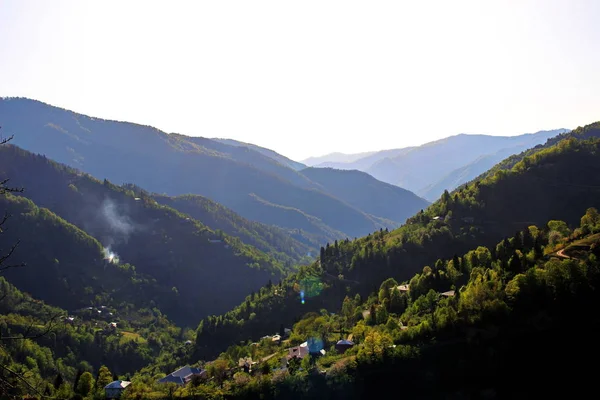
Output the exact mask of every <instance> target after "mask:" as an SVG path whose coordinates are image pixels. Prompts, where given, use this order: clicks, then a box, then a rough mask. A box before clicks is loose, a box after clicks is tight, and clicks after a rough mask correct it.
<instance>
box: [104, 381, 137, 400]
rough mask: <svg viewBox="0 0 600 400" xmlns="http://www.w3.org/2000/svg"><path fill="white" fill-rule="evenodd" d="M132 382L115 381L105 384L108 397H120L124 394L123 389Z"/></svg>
mask: <svg viewBox="0 0 600 400" xmlns="http://www.w3.org/2000/svg"><path fill="white" fill-rule="evenodd" d="M130 384H131V382H129V381H114V382H111V383H109V384H108V385H106V386H104V393H105V394H106V398H107V399H118V398H119V397H121V394H123V391H124V390H125V388H126V387H127V386H129V385H130Z"/></svg>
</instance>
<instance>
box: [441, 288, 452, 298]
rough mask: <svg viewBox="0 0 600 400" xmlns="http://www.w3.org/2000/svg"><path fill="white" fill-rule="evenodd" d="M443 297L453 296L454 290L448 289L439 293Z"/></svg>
mask: <svg viewBox="0 0 600 400" xmlns="http://www.w3.org/2000/svg"><path fill="white" fill-rule="evenodd" d="M440 294H441V295H442V296H444V297H454V290H448V291H447V292H443V293H440Z"/></svg>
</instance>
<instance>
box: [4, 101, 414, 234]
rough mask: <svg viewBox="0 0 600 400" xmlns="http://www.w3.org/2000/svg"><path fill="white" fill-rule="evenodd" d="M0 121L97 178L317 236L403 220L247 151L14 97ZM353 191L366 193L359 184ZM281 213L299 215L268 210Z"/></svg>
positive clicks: (22, 139)
mask: <svg viewBox="0 0 600 400" xmlns="http://www.w3.org/2000/svg"><path fill="white" fill-rule="evenodd" d="M0 121H1V122H2V125H3V128H4V129H3V131H4V132H5V133H6V134H7V135H14V142H13V143H14V144H16V145H18V146H21V147H23V148H24V149H26V150H29V151H32V152H34V153H40V154H44V155H46V156H47V157H49V158H51V159H53V160H56V161H58V162H61V163H64V164H66V165H69V166H71V167H75V168H78V169H81V170H83V171H85V172H87V173H90V174H92V175H93V176H95V177H97V178H99V179H105V178H106V179H109V180H110V181H111V182H115V183H117V184H123V183H134V184H136V185H139V186H140V187H143V188H144V189H146V190H148V191H150V192H155V193H164V194H167V195H186V194H198V195H202V196H206V197H208V198H210V199H212V200H214V201H217V202H219V203H221V204H223V205H225V206H227V207H229V208H231V209H232V210H233V211H235V212H237V213H239V214H240V215H241V216H243V217H245V218H248V219H251V220H256V221H259V222H263V223H269V224H274V225H277V226H279V227H282V228H287V229H298V228H300V226H299V223H300V224H303V225H306V226H308V227H310V228H311V229H312V232H311V234H312V235H315V236H316V237H319V238H326V239H327V240H334V239H336V238H343V237H345V236H348V237H355V236H362V235H364V234H366V233H368V232H370V231H373V230H375V229H379V228H380V227H384V225H385V226H387V227H390V228H392V227H395V226H397V225H399V224H400V223H402V222H403V221H393V222H386V221H384V220H383V216H381V215H379V214H378V213H374V212H372V211H373V209H372V208H371V211H370V212H369V213H367V212H366V211H364V210H360V209H357V208H356V207H353V206H351V205H350V204H348V203H347V202H345V201H344V200H343V199H339V198H336V197H334V196H331V195H330V194H328V193H326V192H325V191H324V190H323V189H322V188H320V187H319V185H318V184H316V183H314V182H311V181H310V180H309V179H307V178H306V177H305V176H304V175H302V174H300V173H298V172H297V171H295V170H294V169H293V168H290V167H288V166H287V165H284V164H281V163H280V162H278V161H276V160H274V159H273V158H271V157H268V156H265V155H264V154H262V153H261V152H259V151H257V150H254V149H252V148H250V147H240V146H235V145H228V144H225V143H222V142H218V141H214V140H210V139H206V138H197V137H188V136H184V135H179V134H167V133H165V132H162V131H160V130H158V129H155V128H152V127H148V126H142V125H136V124H132V123H126V122H116V121H108V120H103V119H98V118H92V117H88V116H85V115H81V114H77V113H74V112H71V111H67V110H63V109H60V108H57V107H52V106H50V105H47V104H44V103H41V102H37V101H33V100H28V99H20V98H10V99H9V98H3V99H1V100H0ZM352 188H354V190H356V191H357V192H360V191H364V190H366V189H365V188H362V187H361V186H360V185H358V184H355V185H352ZM381 201H382V203H383V204H387V203H386V202H385V201H386V200H385V199H382V200H381ZM388 201H389V202H392V201H391V199H388ZM396 206H397V207H398V208H399V209H402V208H405V209H406V212H407V213H412V212H414V211H416V210H411V209H410V205H404V204H396ZM275 208H276V210H275ZM281 210H298V212H292V213H290V212H274V211H281ZM375 211H378V210H375ZM369 214H372V215H369ZM315 221H318V223H315ZM386 224H387V225H386ZM391 225H393V226H391ZM332 234H334V235H336V236H332Z"/></svg>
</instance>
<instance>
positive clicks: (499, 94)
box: [0, 0, 600, 160]
mask: <svg viewBox="0 0 600 400" xmlns="http://www.w3.org/2000/svg"><path fill="white" fill-rule="evenodd" d="M598 16H600V1H596V0H588V1H586V0H540V1H533V0H532V1H529V0H503V1H497V2H492V1H460V0H453V1H447V0H443V1H400V0H394V1H383V0H382V1H361V2H359V1H353V0H344V1H327V0H317V1H312V0H304V1H301V2H300V1H296V2H292V1H281V0H275V1H260V0H255V1H254V0H253V1H247V0H243V1H234V0H231V1H162V2H157V1H149V0H144V1H133V0H128V1H110V0H108V1H79V0H73V1H61V0H54V1H51V2H50V1H45V0H37V1H36V0H0V96H10V97H12V96H20V97H29V98H33V99H37V100H41V101H44V102H46V103H49V104H52V105H56V106H59V107H63V108H67V109H70V110H73V111H77V112H80V113H83V114H88V115H91V116H95V117H101V118H106V119H116V120H121V121H130V122H136V123H141V124H145V125H152V126H155V127H157V128H159V129H161V130H164V131H166V132H177V133H182V134H186V135H193V136H204V137H221V138H232V139H236V140H241V141H245V142H251V143H255V144H257V145H261V146H265V147H268V148H271V149H273V150H275V151H277V152H280V153H282V154H284V155H286V156H288V157H290V158H293V159H296V160H302V159H304V158H306V157H309V156H318V155H323V154H326V153H330V152H335V151H338V152H345V153H357V152H364V151H371V150H380V149H389V148H399V147H406V146H413V145H419V144H422V143H426V142H429V141H433V140H437V139H440V138H443V137H447V136H450V135H454V134H458V133H483V134H494V135H514V134H521V133H528V132H535V131H539V130H543V129H555V128H563V127H564V128H575V127H577V126H580V125H585V124H587V123H590V122H593V121H596V120H599V119H600V73H598V71H600V51H599V50H600V48H599V46H600V24H598V23H597V17H598Z"/></svg>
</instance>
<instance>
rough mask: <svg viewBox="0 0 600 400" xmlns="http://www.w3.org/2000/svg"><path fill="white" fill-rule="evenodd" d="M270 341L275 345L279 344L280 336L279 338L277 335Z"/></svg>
mask: <svg viewBox="0 0 600 400" xmlns="http://www.w3.org/2000/svg"><path fill="white" fill-rule="evenodd" d="M271 341H273V342H275V343H279V342H281V336H279V335H273V336H272V337H271Z"/></svg>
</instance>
